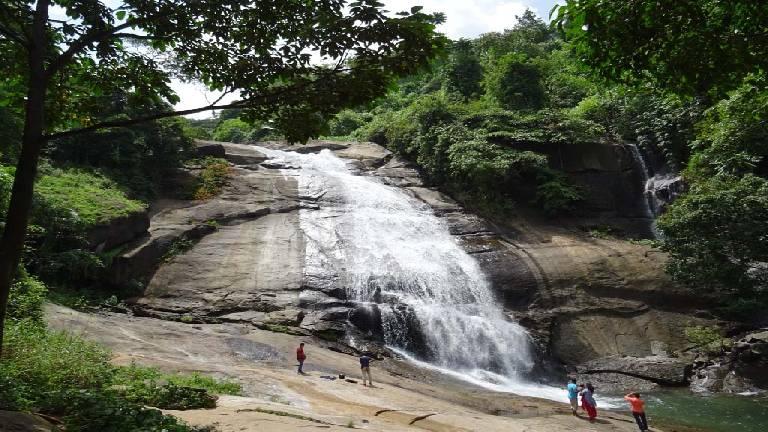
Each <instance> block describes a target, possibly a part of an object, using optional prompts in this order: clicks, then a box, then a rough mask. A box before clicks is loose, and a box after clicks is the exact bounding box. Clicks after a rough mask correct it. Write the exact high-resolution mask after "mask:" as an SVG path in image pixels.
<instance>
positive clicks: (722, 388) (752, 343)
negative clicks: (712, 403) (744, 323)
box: [691, 330, 768, 393]
mask: <svg viewBox="0 0 768 432" xmlns="http://www.w3.org/2000/svg"><path fill="white" fill-rule="evenodd" d="M767 371H768V330H763V331H759V332H755V333H751V334H748V335H746V336H744V337H743V338H741V339H740V340H739V341H737V342H736V343H735V344H734V345H733V346H732V347H731V349H730V351H728V352H726V353H724V354H723V355H720V356H702V357H700V358H698V359H697V360H696V361H695V362H694V372H693V376H692V378H691V388H692V389H693V390H694V391H698V392H705V393H714V392H724V393H749V392H755V391H761V390H768V373H766V372H767Z"/></svg>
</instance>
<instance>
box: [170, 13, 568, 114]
mask: <svg viewBox="0 0 768 432" xmlns="http://www.w3.org/2000/svg"><path fill="white" fill-rule="evenodd" d="M382 2H383V3H384V4H385V5H386V7H387V9H388V10H390V11H392V12H398V11H403V10H410V8H411V6H415V5H419V6H424V12H443V13H445V15H446V22H445V23H444V24H442V25H441V26H440V27H439V28H438V30H439V31H440V32H442V33H444V34H445V35H447V36H448V37H449V38H451V39H459V38H462V37H463V38H472V37H476V36H479V35H481V34H483V33H488V32H493V31H503V30H504V29H507V28H511V27H512V26H514V24H515V15H522V13H523V12H524V11H525V9H526V8H530V9H531V10H532V11H534V12H536V14H537V15H538V16H540V17H542V18H543V19H545V20H546V21H548V17H549V11H550V10H551V9H552V7H553V6H554V5H555V4H556V3H557V0H473V1H472V0H382ZM173 88H174V90H176V93H177V94H178V95H179V97H181V102H179V103H178V104H177V105H176V106H175V108H176V109H179V110H182V109H190V108H196V107H200V106H205V105H207V104H208V103H210V101H212V100H215V97H214V96H215V95H213V94H211V93H209V92H206V91H205V88H204V87H203V86H202V85H199V84H198V85H196V84H191V83H182V82H179V81H174V82H173ZM229 100H233V99H229ZM210 116H211V113H210V112H207V113H200V114H197V115H195V116H193V117H195V118H206V117H210Z"/></svg>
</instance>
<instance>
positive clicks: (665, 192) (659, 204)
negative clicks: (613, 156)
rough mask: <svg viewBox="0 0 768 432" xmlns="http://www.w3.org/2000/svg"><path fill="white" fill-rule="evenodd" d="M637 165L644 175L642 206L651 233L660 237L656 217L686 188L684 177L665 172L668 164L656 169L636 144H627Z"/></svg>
mask: <svg viewBox="0 0 768 432" xmlns="http://www.w3.org/2000/svg"><path fill="white" fill-rule="evenodd" d="M627 147H629V150H630V153H631V154H632V159H633V161H634V162H635V166H636V167H638V168H639V170H640V173H641V174H642V177H643V199H642V206H643V212H644V213H645V216H646V217H647V218H649V219H651V220H653V222H652V223H651V233H652V234H653V236H654V237H655V238H658V237H659V235H660V233H659V231H658V230H657V229H656V221H655V219H656V217H658V216H659V215H661V214H662V213H663V212H664V209H665V207H666V206H667V205H668V204H669V203H671V202H672V201H674V200H675V199H676V198H677V197H678V196H679V195H680V194H682V193H683V191H684V190H685V185H684V183H683V180H682V177H680V175H678V174H671V173H665V171H667V167H666V164H662V165H663V166H662V167H661V169H659V170H657V171H654V170H652V169H650V167H649V166H648V164H647V163H646V162H645V157H644V156H643V153H642V152H641V151H640V149H639V148H638V147H637V145H636V144H627Z"/></svg>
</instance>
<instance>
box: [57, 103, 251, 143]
mask: <svg viewBox="0 0 768 432" xmlns="http://www.w3.org/2000/svg"><path fill="white" fill-rule="evenodd" d="M246 103H247V101H237V102H232V103H229V104H224V105H215V104H211V105H206V106H203V107H199V108H192V109H187V110H181V111H166V112H161V113H156V114H152V115H148V116H144V117H137V118H132V119H127V120H109V121H104V122H100V123H96V124H93V125H91V126H86V127H83V128H78V129H71V130H68V131H64V132H57V133H52V134H48V135H45V139H46V140H48V141H50V140H55V139H60V138H67V137H70V136H74V135H80V134H84V133H87V132H93V131H96V130H99V129H107V128H113V127H126V126H133V125H136V124H139V123H145V122H150V121H153V120H160V119H164V118H169V117H180V116H185V115H190V114H197V113H199V112H204V111H211V110H218V109H226V108H245V107H246V106H247V105H246Z"/></svg>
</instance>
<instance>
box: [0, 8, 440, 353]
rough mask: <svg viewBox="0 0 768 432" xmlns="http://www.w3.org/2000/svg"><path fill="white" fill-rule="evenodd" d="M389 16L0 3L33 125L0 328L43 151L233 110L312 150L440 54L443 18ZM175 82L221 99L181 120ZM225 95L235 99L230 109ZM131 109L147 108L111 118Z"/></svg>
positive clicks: (353, 11)
mask: <svg viewBox="0 0 768 432" xmlns="http://www.w3.org/2000/svg"><path fill="white" fill-rule="evenodd" d="M383 7H384V6H383V4H381V3H379V2H377V1H375V0H359V1H351V2H348V1H344V0H317V1H302V2H298V1H287V2H286V1H253V0H222V1H216V2H211V1H205V0H184V1H182V0H125V1H121V2H110V1H98V0H38V1H18V0H12V1H5V2H2V3H0V53H2V56H3V59H4V61H3V62H2V63H0V76H2V77H3V79H2V81H0V107H4V108H5V109H9V110H11V112H12V113H13V114H15V115H16V116H17V117H18V118H22V119H23V121H24V127H23V132H22V136H21V140H20V142H19V144H18V146H19V148H17V149H14V150H13V153H17V154H18V163H17V167H16V170H15V177H14V183H13V189H12V192H11V198H10V202H9V205H8V209H7V217H6V223H5V226H4V229H3V237H2V240H0V322H2V318H3V313H4V311H5V305H6V302H7V298H8V292H9V287H10V284H11V280H12V277H13V274H14V273H15V271H16V267H17V265H18V263H19V259H20V256H21V248H22V244H23V241H24V235H25V232H26V228H27V223H28V219H29V214H30V210H31V205H32V196H33V188H34V180H35V175H36V171H37V165H38V159H39V157H40V152H41V150H42V149H43V148H44V147H45V145H46V143H50V142H58V140H61V139H63V138H70V137H73V136H76V135H79V134H84V133H87V132H92V131H97V130H101V129H106V128H115V127H122V126H131V125H135V124H139V123H143V122H147V121H152V120H157V119H162V118H165V117H173V116H179V115H185V114H191V113H196V112H200V111H205V110H210V109H224V108H238V109H241V110H242V114H241V118H243V119H245V120H251V121H255V120H257V119H259V120H272V121H273V124H275V125H276V126H277V127H278V128H280V129H282V131H283V134H284V135H285V137H286V138H287V139H288V140H289V141H294V142H295V141H306V140H307V139H308V138H310V137H314V136H318V135H319V134H320V133H321V132H322V131H323V130H324V129H325V128H326V124H327V120H328V119H329V118H330V116H331V115H332V114H334V113H336V112H338V111H339V110H341V109H343V108H345V107H350V106H356V105H360V104H363V103H366V102H368V101H370V100H372V99H374V98H376V97H379V96H382V95H384V94H385V93H386V91H387V90H388V89H389V88H390V85H391V83H392V82H393V80H394V79H396V78H397V77H400V76H403V75H406V74H409V73H412V72H415V71H417V70H419V69H420V68H423V67H425V66H427V65H428V64H429V62H430V60H431V59H432V58H433V57H434V56H435V55H436V54H438V53H439V52H440V51H441V49H442V48H443V46H444V44H445V41H444V38H443V37H442V36H441V35H439V34H437V33H435V31H434V30H435V25H436V24H437V23H439V22H441V21H442V20H443V17H442V15H440V14H432V15H428V14H424V13H422V12H421V8H420V7H413V8H411V9H410V11H403V12H397V11H395V12H396V13H394V14H393V13H389V12H387V11H386V10H384V8H383ZM173 78H178V79H181V80H191V81H197V82H201V83H203V84H204V85H205V86H206V87H207V88H208V89H210V90H215V91H219V92H221V94H222V96H221V98H219V99H218V100H217V101H214V102H212V103H210V104H207V105H206V106H201V107H196V108H192V109H187V110H183V111H174V110H173V109H171V108H170V107H171V106H172V105H173V104H174V103H176V102H178V100H179V98H178V95H176V94H175V93H174V91H173V89H172V88H171V80H172V79H173ZM228 94H234V95H235V96H236V100H235V101H234V102H228V103H221V101H222V100H223V97H224V95H228ZM123 105H127V106H131V107H133V108H135V107H146V109H144V110H136V109H131V110H125V109H115V110H105V109H104V107H105V106H110V107H114V106H117V107H118V108H120V107H121V106H123ZM110 114H111V115H110ZM0 336H1V334H0ZM0 339H1V338H0Z"/></svg>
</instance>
